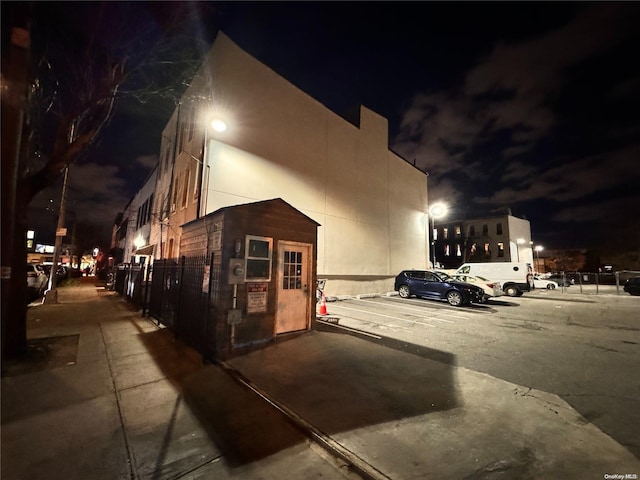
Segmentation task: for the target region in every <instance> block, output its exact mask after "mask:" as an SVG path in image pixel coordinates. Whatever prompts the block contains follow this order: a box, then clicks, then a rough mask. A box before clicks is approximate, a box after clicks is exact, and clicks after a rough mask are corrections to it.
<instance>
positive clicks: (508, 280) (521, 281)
mask: <svg viewBox="0 0 640 480" xmlns="http://www.w3.org/2000/svg"><path fill="white" fill-rule="evenodd" d="M456 275H473V276H481V277H485V278H488V279H489V280H493V281H496V282H500V283H501V284H502V290H503V291H504V293H506V294H507V295H509V296H510V297H519V296H520V295H522V294H523V293H524V292H529V291H531V290H533V289H534V288H535V287H534V285H533V267H532V266H531V264H530V263H525V262H488V263H464V264H462V265H461V266H460V268H458V269H457V270H456Z"/></svg>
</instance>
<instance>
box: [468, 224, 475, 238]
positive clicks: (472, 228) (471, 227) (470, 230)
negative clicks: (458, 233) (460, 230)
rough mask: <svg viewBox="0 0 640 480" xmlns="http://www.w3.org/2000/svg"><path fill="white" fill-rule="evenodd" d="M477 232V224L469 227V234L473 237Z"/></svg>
mask: <svg viewBox="0 0 640 480" xmlns="http://www.w3.org/2000/svg"><path fill="white" fill-rule="evenodd" d="M475 234H476V226H475V225H471V226H470V227H469V236H470V237H473V236H474V235H475Z"/></svg>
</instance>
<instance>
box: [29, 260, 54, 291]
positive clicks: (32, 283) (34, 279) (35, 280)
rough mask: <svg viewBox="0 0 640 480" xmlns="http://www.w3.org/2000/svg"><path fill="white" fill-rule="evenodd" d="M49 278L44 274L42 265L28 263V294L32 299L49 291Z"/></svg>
mask: <svg viewBox="0 0 640 480" xmlns="http://www.w3.org/2000/svg"><path fill="white" fill-rule="evenodd" d="M48 283H49V277H47V275H46V274H45V273H44V269H43V268H42V267H40V265H35V264H33V263H27V292H28V293H29V296H30V297H31V298H38V297H40V296H42V294H43V293H44V291H45V290H46V289H47V284H48Z"/></svg>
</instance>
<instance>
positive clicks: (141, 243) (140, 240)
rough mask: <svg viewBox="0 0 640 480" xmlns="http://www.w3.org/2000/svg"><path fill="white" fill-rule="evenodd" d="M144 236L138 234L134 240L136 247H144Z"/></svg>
mask: <svg viewBox="0 0 640 480" xmlns="http://www.w3.org/2000/svg"><path fill="white" fill-rule="evenodd" d="M144 243H145V242H144V238H142V236H141V235H138V236H137V237H136V239H135V240H134V241H133V244H134V245H135V247H136V248H142V247H144Z"/></svg>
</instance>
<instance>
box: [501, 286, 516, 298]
mask: <svg viewBox="0 0 640 480" xmlns="http://www.w3.org/2000/svg"><path fill="white" fill-rule="evenodd" d="M518 292H519V290H518V287H514V286H513V285H509V286H508V287H507V288H505V289H504V293H505V294H507V295H508V296H510V297H517V296H518Z"/></svg>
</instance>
